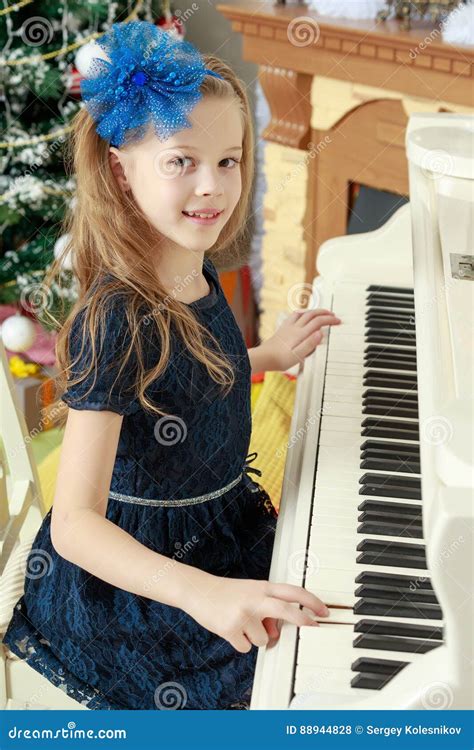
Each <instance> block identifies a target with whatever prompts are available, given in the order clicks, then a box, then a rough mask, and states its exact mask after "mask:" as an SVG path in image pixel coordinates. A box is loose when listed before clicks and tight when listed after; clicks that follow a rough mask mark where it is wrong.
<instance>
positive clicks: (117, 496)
mask: <svg viewBox="0 0 474 750" xmlns="http://www.w3.org/2000/svg"><path fill="white" fill-rule="evenodd" d="M256 457H257V452H256V451H254V452H253V453H250V454H249V455H248V456H247V458H246V460H245V464H244V467H243V471H241V472H240V474H239V476H238V477H237V478H236V479H233V480H232V482H229V484H226V486H225V487H221V488H220V489H219V490H214V491H213V492H206V494H205V495H197V496H196V497H185V498H180V499H179V500H156V499H155V498H148V497H135V495H123V494H122V493H121V492H109V497H111V498H112V499H113V500H119V501H120V502H122V503H133V504H136V505H156V506H161V507H163V506H165V507H166V506H167V507H170V508H176V507H180V506H182V505H196V504H197V503H205V502H207V501H208V500H213V499H214V498H216V497H220V496H221V495H224V494H225V493H226V492H228V491H229V490H231V489H232V487H235V486H236V485H237V484H238V483H239V482H240V480H241V479H242V477H243V476H247V477H248V474H249V472H252V473H254V474H258V476H261V475H262V472H261V471H260V470H259V469H256V468H254V467H253V466H249V465H248V464H249V463H250V462H251V461H253V460H254V459H255V458H256ZM248 478H249V479H250V477H248ZM249 489H250V491H251V492H258V491H259V489H260V487H258V486H256V487H249Z"/></svg>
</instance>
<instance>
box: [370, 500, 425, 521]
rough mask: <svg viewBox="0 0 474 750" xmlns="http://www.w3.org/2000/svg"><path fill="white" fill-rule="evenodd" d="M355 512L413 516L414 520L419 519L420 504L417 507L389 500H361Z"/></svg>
mask: <svg viewBox="0 0 474 750" xmlns="http://www.w3.org/2000/svg"><path fill="white" fill-rule="evenodd" d="M357 510H360V511H364V512H366V511H373V512H374V513H383V514H384V515H387V514H394V515H395V516H398V515H399V514H400V515H402V516H413V517H414V518H418V517H419V518H421V504H418V505H407V504H406V503H398V502H397V503H394V502H392V501H391V500H384V501H380V500H373V499H370V500H363V501H362V502H361V503H360V505H358V506H357Z"/></svg>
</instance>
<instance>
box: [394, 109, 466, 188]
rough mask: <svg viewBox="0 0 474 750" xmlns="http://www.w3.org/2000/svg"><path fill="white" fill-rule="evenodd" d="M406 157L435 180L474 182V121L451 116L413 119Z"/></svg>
mask: <svg viewBox="0 0 474 750" xmlns="http://www.w3.org/2000/svg"><path fill="white" fill-rule="evenodd" d="M406 153H407V158H408V160H409V161H411V162H413V163H414V164H416V165H417V166H418V167H420V168H421V169H423V171H426V172H430V173H432V174H433V178H434V179H436V178H437V175H440V176H449V177H463V178H464V179H466V180H472V179H474V117H472V116H467V115H458V114H454V113H448V112H446V113H443V114H440V113H439V112H436V113H431V114H414V115H412V116H411V118H410V123H409V127H408V128H407V132H406Z"/></svg>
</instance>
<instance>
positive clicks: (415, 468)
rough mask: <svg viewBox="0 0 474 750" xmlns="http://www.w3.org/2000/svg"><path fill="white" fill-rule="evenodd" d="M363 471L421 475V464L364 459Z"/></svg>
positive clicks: (387, 459) (362, 463)
mask: <svg viewBox="0 0 474 750" xmlns="http://www.w3.org/2000/svg"><path fill="white" fill-rule="evenodd" d="M360 468H361V469H376V470H379V471H394V472H397V473H400V472H401V473H404V472H405V473H408V474H420V464H419V463H417V462H414V461H408V460H402V461H396V460H395V461H393V460H391V459H389V458H364V459H363V460H362V462H361V464H360Z"/></svg>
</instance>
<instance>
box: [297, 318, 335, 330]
mask: <svg viewBox="0 0 474 750" xmlns="http://www.w3.org/2000/svg"><path fill="white" fill-rule="evenodd" d="M340 322H341V319H340V318H336V316H335V315H317V316H316V317H315V318H312V319H311V320H310V321H309V322H308V323H306V325H304V326H303V327H302V330H303V331H304V330H305V329H308V330H313V331H314V330H316V331H317V330H319V328H322V327H323V326H333V325H338V324H339V323H340Z"/></svg>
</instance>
